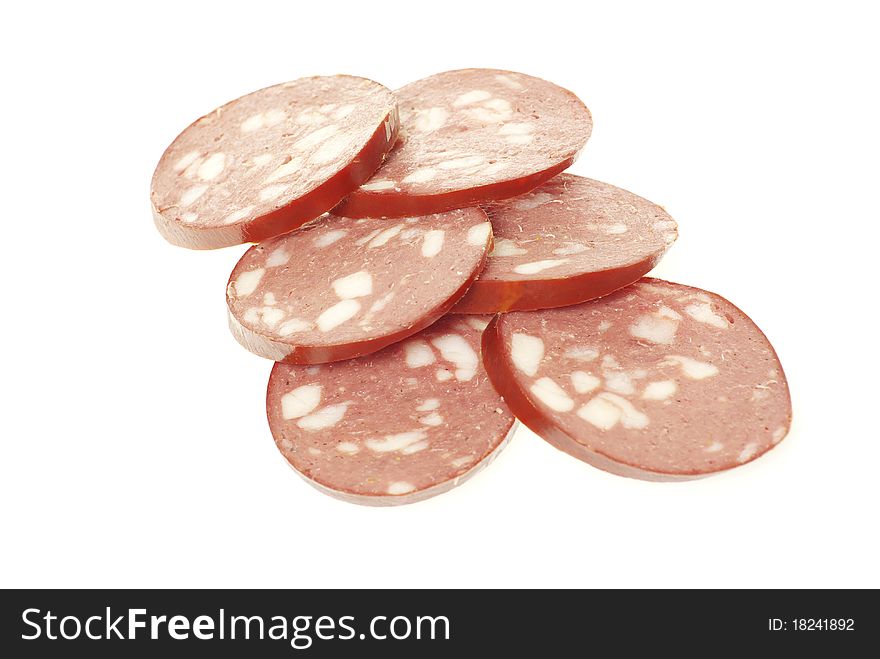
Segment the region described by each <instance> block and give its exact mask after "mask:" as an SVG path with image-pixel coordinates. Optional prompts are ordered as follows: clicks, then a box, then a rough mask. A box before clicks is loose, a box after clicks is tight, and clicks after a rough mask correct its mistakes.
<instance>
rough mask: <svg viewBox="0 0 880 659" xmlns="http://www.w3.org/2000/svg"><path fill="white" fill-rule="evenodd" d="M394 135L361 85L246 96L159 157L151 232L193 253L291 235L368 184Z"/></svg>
mask: <svg viewBox="0 0 880 659" xmlns="http://www.w3.org/2000/svg"><path fill="white" fill-rule="evenodd" d="M397 129H398V116H397V105H396V102H395V99H394V95H393V94H392V93H391V92H390V91H389V90H388V89H386V88H385V87H383V86H382V85H380V84H378V83H376V82H373V81H372V80H367V79H365V78H356V77H353V76H332V77H315V78H301V79H299V80H294V81H293V82H288V83H284V84H281V85H276V86H274V87H267V88H266V89H261V90H260V91H256V92H254V93H252V94H248V95H247V96H243V97H241V98H239V99H236V100H234V101H231V102H229V103H227V104H226V105H224V106H222V107H219V108H217V109H216V110H214V111H213V112H211V113H210V114H208V115H205V116H204V117H202V118H201V119H199V120H197V121H196V122H195V123H193V124H192V125H190V126H189V127H188V128H186V129H185V130H184V131H183V132H182V133H181V134H180V135H178V136H177V138H176V139H175V140H174V142H172V143H171V146H169V147H168V148H167V149H166V150H165V153H164V154H163V155H162V158H161V159H160V160H159V164H158V165H157V167H156V171H155V173H154V174H153V183H152V189H151V193H150V198H151V201H152V205H153V218H154V220H155V222H156V227H157V228H158V229H159V232H160V233H161V234H162V235H163V236H164V237H165V238H166V239H167V240H168V241H169V242H171V243H173V244H175V245H180V246H182V247H189V248H193V249H212V248H217V247H227V246H229V245H238V244H240V243H245V242H257V241H260V240H265V239H266V238H269V237H271V236H276V235H278V234H281V233H284V232H286V231H290V230H291V229H295V228H296V227H298V226H300V225H301V224H303V223H304V222H306V221H308V220H312V219H314V218H316V217H318V216H319V215H321V214H322V213H324V212H325V211H327V210H329V209H330V208H332V207H333V206H335V205H336V204H337V203H338V202H339V200H340V199H342V198H343V197H344V196H345V195H347V194H348V193H349V192H351V191H352V190H354V189H356V188H357V187H358V186H359V185H360V184H361V183H363V182H364V181H366V180H367V179H368V178H370V176H372V174H373V172H374V171H376V169H377V168H378V167H379V165H381V164H382V160H383V159H384V157H385V154H386V153H387V152H388V150H389V149H390V148H391V146H392V144H393V143H394V141H395V139H396V137H397Z"/></svg>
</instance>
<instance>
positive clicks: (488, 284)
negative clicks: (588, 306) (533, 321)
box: [453, 254, 662, 314]
mask: <svg viewBox="0 0 880 659" xmlns="http://www.w3.org/2000/svg"><path fill="white" fill-rule="evenodd" d="M661 257H662V254H656V255H653V256H651V257H649V258H647V259H643V260H641V261H639V262H638V263H634V264H632V265H627V266H624V267H622V268H613V269H610V270H602V271H600V272H585V273H583V274H581V275H577V276H575V277H559V278H556V279H542V280H540V281H538V280H523V281H499V280H497V279H496V280H483V279H479V278H478V279H477V280H476V281H475V282H474V285H473V286H471V289H470V290H469V291H468V292H467V295H465V296H464V297H463V298H462V299H461V300H460V301H459V303H458V304H456V305H455V307H454V308H453V312H454V313H466V314H487V313H499V312H500V313H504V312H506V311H534V310H537V309H553V308H555V307H567V306H570V305H573V304H580V303H581V302H588V301H589V300H593V299H595V298H599V297H602V296H604V295H608V294H609V293H613V292H614V291H616V290H618V289H620V288H623V287H624V286H629V285H630V284H632V283H633V282H635V281H637V280H638V279H639V278H640V277H641V276H642V275H644V274H646V273H648V272H650V271H651V270H652V269H653V268H654V266H656V265H657V263H658V262H659V261H660V258H661Z"/></svg>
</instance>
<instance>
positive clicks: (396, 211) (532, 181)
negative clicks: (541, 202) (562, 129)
mask: <svg viewBox="0 0 880 659" xmlns="http://www.w3.org/2000/svg"><path fill="white" fill-rule="evenodd" d="M575 157H576V156H573V157H571V158H567V159H566V160H563V161H562V162H561V163H559V164H558V165H554V166H553V167H550V168H549V169H545V170H543V171H540V172H535V173H533V174H529V175H528V176H523V177H520V178H515V179H510V180H507V181H501V182H499V183H491V184H489V185H482V186H478V187H475V188H468V189H467V190H455V191H453V192H442V193H438V194H432V195H400V194H394V193H392V194H388V193H387V192H384V191H381V190H380V191H361V190H356V191H354V192H352V194H350V195H349V196H348V197H346V198H345V199H343V200H342V202H341V203H340V204H339V206H337V207H336V208H335V209H333V213H334V214H336V215H344V216H345V217H354V218H361V217H387V218H398V217H413V216H416V215H430V214H431V213H442V212H444V211H449V210H453V209H456V208H466V207H468V206H478V205H480V204H484V203H486V202H488V201H495V200H499V199H509V198H510V197H516V196H519V195H521V194H525V193H527V192H531V191H532V190H534V189H535V188H537V187H538V186H539V185H541V184H542V183H545V182H546V181H549V180H550V179H551V178H553V177H554V176H556V175H557V174H560V173H562V172H563V171H565V170H566V169H568V168H569V167H571V165H572V163H574V160H575Z"/></svg>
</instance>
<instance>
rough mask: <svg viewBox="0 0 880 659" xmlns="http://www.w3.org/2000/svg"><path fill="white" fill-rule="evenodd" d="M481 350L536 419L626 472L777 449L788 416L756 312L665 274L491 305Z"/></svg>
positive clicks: (700, 466) (568, 446)
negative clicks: (592, 292) (550, 302)
mask: <svg viewBox="0 0 880 659" xmlns="http://www.w3.org/2000/svg"><path fill="white" fill-rule="evenodd" d="M483 360H484V363H485V366H486V369H487V371H488V373H489V376H490V378H491V380H492V383H493V384H494V385H495V388H496V390H497V391H498V392H499V393H500V394H502V395H503V396H504V399H505V400H506V401H507V404H508V405H509V406H510V408H511V410H513V412H514V414H515V415H516V416H517V417H518V418H519V419H520V420H521V421H522V422H523V423H525V424H526V425H527V426H528V427H529V428H531V429H532V430H534V431H535V432H536V433H537V434H538V435H540V436H541V437H543V438H544V439H545V440H547V441H548V442H550V443H551V444H553V445H554V446H556V447H557V448H559V449H561V450H563V451H565V452H567V453H569V454H571V455H573V456H575V457H577V458H580V459H581V460H584V461H586V462H589V463H590V464H592V465H594V466H596V467H599V468H600V469H605V470H607V471H610V472H613V473H616V474H621V475H624V476H631V477H634V478H643V479H648V480H678V479H687V478H695V477H699V476H704V475H707V474H712V473H715V472H718V471H722V470H725V469H730V468H732V467H736V466H738V465H741V464H743V463H746V462H749V461H751V460H754V459H755V458H757V457H758V456H760V455H762V454H763V453H765V452H766V451H768V450H770V449H771V448H772V447H773V446H775V445H776V444H777V443H779V441H780V440H782V438H783V437H785V435H786V433H787V432H788V429H789V426H790V424H791V400H790V398H789V392H788V384H787V382H786V379H785V374H784V373H783V371H782V366H781V364H780V363H779V359H778V357H777V356H776V353H775V352H774V350H773V347H772V346H771V345H770V343H769V341H768V340H767V338H766V337H765V336H764V334H763V333H762V332H761V330H759V329H758V327H757V326H756V325H755V323H754V322H752V321H751V320H750V319H749V318H748V316H746V315H745V314H744V313H743V312H742V311H740V310H739V309H737V308H736V307H735V306H733V305H732V304H731V303H730V302H728V301H727V300H725V299H724V298H722V297H720V296H718V295H715V294H714V293H707V292H706V291H702V290H700V289H697V288H691V287H689V286H682V285H680V284H673V283H670V282H666V281H661V280H658V279H649V278H645V279H642V280H640V281H639V282H637V283H635V284H633V285H632V286H629V287H627V288H624V289H621V290H620V291H617V292H615V293H612V294H611V295H609V296H607V297H604V298H600V299H598V300H594V301H591V302H586V303H584V304H580V305H577V306H572V307H565V308H561V309H550V310H547V311H532V312H527V311H521V312H513V313H510V314H503V315H499V316H496V318H495V319H494V320H493V321H492V323H491V324H490V326H489V327H488V328H487V330H486V332H485V334H484V336H483Z"/></svg>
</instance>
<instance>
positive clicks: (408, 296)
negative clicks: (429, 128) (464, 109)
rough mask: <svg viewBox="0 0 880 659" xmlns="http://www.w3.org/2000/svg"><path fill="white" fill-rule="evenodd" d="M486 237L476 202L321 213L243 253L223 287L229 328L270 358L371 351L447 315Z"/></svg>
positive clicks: (295, 359) (323, 357)
mask: <svg viewBox="0 0 880 659" xmlns="http://www.w3.org/2000/svg"><path fill="white" fill-rule="evenodd" d="M491 244H492V228H491V225H490V224H489V221H488V219H487V218H486V214H485V213H484V212H483V211H481V210H480V209H478V208H465V209H459V210H455V211H449V212H447V213H439V214H434V215H427V216H424V217H418V218H407V219H405V220H400V221H387V220H374V219H359V220H354V219H350V218H346V217H338V216H335V215H326V216H324V217H322V218H320V219H318V220H317V221H315V222H312V223H310V224H309V225H307V226H305V227H303V228H302V229H300V230H298V231H294V232H292V233H289V234H285V235H283V236H278V237H276V238H273V239H270V240H267V241H266V242H263V243H260V244H259V245H255V246H253V247H251V248H250V249H249V250H248V251H247V252H245V254H244V256H243V257H242V258H241V260H240V261H239V262H238V265H236V266H235V269H234V270H233V272H232V275H231V277H230V279H229V284H228V285H227V288H226V299H227V303H228V306H229V323H230V327H231V329H232V332H233V334H234V335H235V337H236V338H237V339H238V341H239V342H240V343H241V344H242V345H243V346H244V347H246V348H247V349H248V350H250V351H252V352H254V353H256V354H258V355H260V356H262V357H266V358H267V359H272V360H275V361H284V362H288V363H295V364H316V363H323V362H330V361H338V360H340V359H349V358H351V357H358V356H360V355H365V354H367V353H370V352H375V351H376V350H379V349H381V348H384V347H385V346H387V345H389V344H391V343H394V342H395V341H400V340H401V339H403V338H406V337H407V336H409V335H411V334H415V333H416V332H418V331H419V330H421V329H423V328H425V327H427V326H428V325H430V324H431V323H433V322H434V321H435V320H437V319H438V318H440V316H442V315H443V314H445V313H446V312H447V311H448V310H449V309H450V308H451V307H452V305H453V304H455V302H457V301H458V300H459V299H460V298H461V296H462V295H464V293H465V292H466V291H467V289H468V287H469V286H470V285H471V283H472V282H473V280H474V279H475V278H476V276H477V274H478V273H479V272H480V270H481V269H482V268H483V266H484V264H485V260H486V255H487V254H488V252H489V250H490V248H491Z"/></svg>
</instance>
